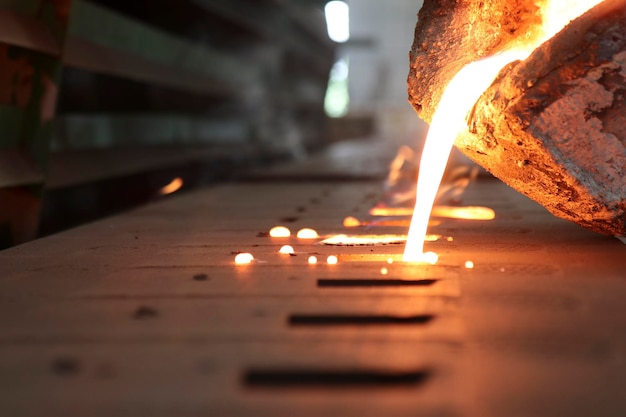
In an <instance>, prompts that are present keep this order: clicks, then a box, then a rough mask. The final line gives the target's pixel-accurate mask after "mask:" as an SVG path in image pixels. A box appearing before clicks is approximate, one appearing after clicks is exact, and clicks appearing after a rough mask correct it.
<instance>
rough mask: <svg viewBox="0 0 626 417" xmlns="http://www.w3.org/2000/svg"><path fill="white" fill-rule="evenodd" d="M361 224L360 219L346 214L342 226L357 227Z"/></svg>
mask: <svg viewBox="0 0 626 417" xmlns="http://www.w3.org/2000/svg"><path fill="white" fill-rule="evenodd" d="M360 225H361V221H360V220H359V219H357V218H356V217H352V216H348V217H346V218H345V219H343V227H359V226H360Z"/></svg>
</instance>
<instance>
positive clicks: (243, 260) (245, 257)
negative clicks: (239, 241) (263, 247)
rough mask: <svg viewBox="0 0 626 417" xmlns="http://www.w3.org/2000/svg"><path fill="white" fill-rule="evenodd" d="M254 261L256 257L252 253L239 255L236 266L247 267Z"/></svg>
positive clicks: (236, 257)
mask: <svg viewBox="0 0 626 417" xmlns="http://www.w3.org/2000/svg"><path fill="white" fill-rule="evenodd" d="M252 261H254V256H252V254H251V253H239V254H237V256H235V264H237V265H247V264H249V263H251V262H252Z"/></svg>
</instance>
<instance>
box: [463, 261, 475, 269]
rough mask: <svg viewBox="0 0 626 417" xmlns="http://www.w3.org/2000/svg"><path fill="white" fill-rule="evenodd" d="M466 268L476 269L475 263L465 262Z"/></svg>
mask: <svg viewBox="0 0 626 417" xmlns="http://www.w3.org/2000/svg"><path fill="white" fill-rule="evenodd" d="M465 268H467V269H472V268H474V262H472V261H465Z"/></svg>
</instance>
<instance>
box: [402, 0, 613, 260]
mask: <svg viewBox="0 0 626 417" xmlns="http://www.w3.org/2000/svg"><path fill="white" fill-rule="evenodd" d="M601 2H602V0H546V1H545V2H544V3H543V6H542V9H541V14H542V27H541V28H540V30H538V31H536V32H533V35H535V33H536V35H535V36H531V37H528V38H526V37H524V39H517V40H515V41H513V42H511V44H509V46H508V47H506V48H505V49H504V50H503V51H501V52H499V53H498V54H496V55H493V56H491V57H488V58H485V59H482V60H480V61H476V62H473V63H471V64H469V65H466V66H465V67H463V68H462V69H461V70H460V71H459V72H458V73H457V74H456V76H455V77H454V78H452V80H451V81H450V83H449V84H448V86H447V87H446V90H445V92H444V94H443V96H442V97H441V100H440V102H439V105H438V107H437V110H436V112H435V113H434V115H433V118H432V122H431V125H430V129H429V132H428V136H427V138H426V142H425V144H424V149H423V151H422V158H421V161H420V171H419V172H420V175H419V178H418V181H417V200H416V205H415V210H414V212H413V218H412V220H411V226H410V228H409V234H408V239H407V243H406V247H405V249H404V256H403V258H402V260H403V261H405V262H419V261H420V260H422V259H423V251H424V236H425V235H426V229H427V226H428V219H429V217H430V213H431V211H432V207H433V203H434V201H435V197H436V196H437V190H438V188H439V184H440V183H441V178H442V177H443V173H444V170H445V167H446V163H447V161H448V157H449V155H450V150H451V149H452V145H453V144H454V141H455V139H456V137H457V136H458V134H459V133H461V132H462V131H463V130H465V129H467V128H468V127H467V121H466V116H467V114H468V112H469V110H470V109H471V108H472V106H473V105H474V104H475V103H476V101H477V100H478V98H479V97H480V96H481V94H482V93H483V92H484V91H485V90H486V89H487V88H488V87H489V86H490V85H491V84H492V83H493V81H494V79H495V78H496V76H497V75H498V73H499V72H500V70H501V69H502V67H504V66H505V65H506V64H508V63H510V62H513V61H515V60H523V59H526V58H527V57H528V56H529V55H530V53H531V52H532V51H533V50H534V49H536V48H537V47H538V46H539V45H541V44H542V43H543V42H545V41H546V40H548V39H550V38H551V37H553V36H554V35H555V34H556V33H558V32H559V31H560V30H561V29H563V28H564V27H565V26H566V25H567V24H568V23H569V22H570V21H571V20H573V19H575V18H577V17H578V16H580V15H582V14H583V13H585V12H586V11H587V10H589V9H591V8H592V7H594V6H595V5H597V4H599V3H601Z"/></svg>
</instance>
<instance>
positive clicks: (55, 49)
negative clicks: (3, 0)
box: [0, 9, 61, 56]
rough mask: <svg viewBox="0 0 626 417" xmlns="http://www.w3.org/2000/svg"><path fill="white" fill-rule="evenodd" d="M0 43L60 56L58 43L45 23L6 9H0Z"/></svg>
mask: <svg viewBox="0 0 626 417" xmlns="http://www.w3.org/2000/svg"><path fill="white" fill-rule="evenodd" d="M0 42H4V43H7V44H9V45H15V46H21V47H23V48H27V49H31V50H33V51H37V52H43V53H45V54H49V55H55V56H56V55H60V54H61V46H60V45H59V42H57V40H56V39H55V38H54V36H53V35H52V33H51V32H50V30H49V28H48V27H47V26H46V24H45V23H43V22H42V21H40V20H39V19H37V18H35V17H33V16H29V15H25V14H22V13H18V12H15V11H12V10H7V9H0Z"/></svg>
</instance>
